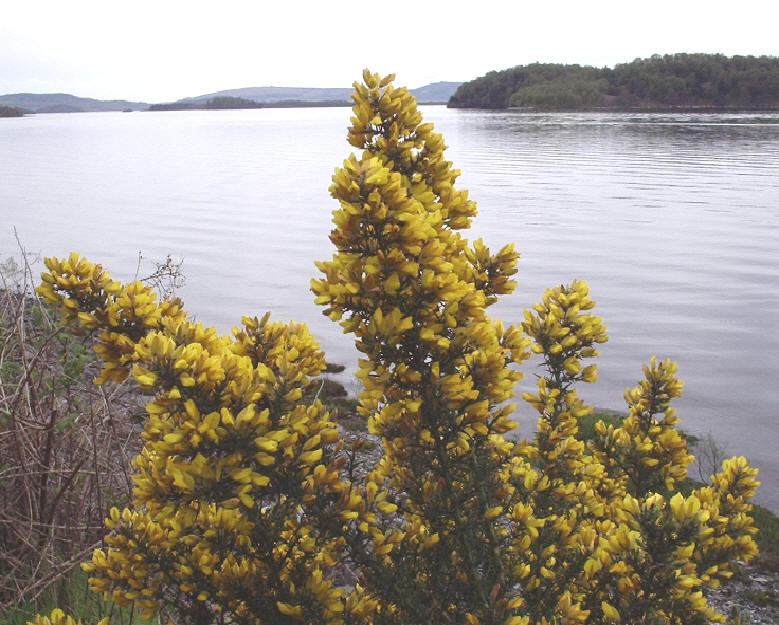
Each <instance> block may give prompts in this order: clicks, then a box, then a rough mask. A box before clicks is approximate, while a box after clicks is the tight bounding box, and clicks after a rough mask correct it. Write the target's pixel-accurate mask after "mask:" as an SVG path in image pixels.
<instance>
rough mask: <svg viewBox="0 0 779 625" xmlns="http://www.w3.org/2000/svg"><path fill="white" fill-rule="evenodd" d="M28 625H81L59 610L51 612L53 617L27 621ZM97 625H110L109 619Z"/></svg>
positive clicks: (37, 617)
mask: <svg viewBox="0 0 779 625" xmlns="http://www.w3.org/2000/svg"><path fill="white" fill-rule="evenodd" d="M27 625H81V621H76V620H75V619H74V618H73V617H72V616H69V615H67V614H65V613H64V612H63V611H62V610H60V609H59V608H55V609H54V610H52V611H51V616H40V615H38V616H36V617H35V620H34V621H27ZM97 625H108V618H104V619H101V620H100V621H98V623H97Z"/></svg>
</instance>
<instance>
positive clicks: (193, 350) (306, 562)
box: [39, 255, 372, 625]
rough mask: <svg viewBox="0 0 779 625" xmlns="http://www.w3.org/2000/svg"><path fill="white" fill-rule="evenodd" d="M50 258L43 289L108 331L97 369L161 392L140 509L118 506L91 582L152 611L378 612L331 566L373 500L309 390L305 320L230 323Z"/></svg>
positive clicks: (311, 344) (239, 618) (196, 617)
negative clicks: (225, 325) (350, 525)
mask: <svg viewBox="0 0 779 625" xmlns="http://www.w3.org/2000/svg"><path fill="white" fill-rule="evenodd" d="M46 264H47V268H48V269H49V272H50V273H48V274H45V275H44V282H43V285H42V286H41V287H40V289H39V293H40V294H41V295H42V296H43V297H45V298H46V299H47V300H49V301H50V302H52V303H53V304H55V305H57V306H58V307H60V308H61V309H62V310H63V311H64V318H65V320H66V321H67V322H69V323H71V324H73V325H76V326H78V327H79V328H80V329H82V330H84V331H96V332H97V333H98V343H97V346H96V350H97V351H98V353H100V355H101V356H102V357H103V359H104V361H105V368H104V371H103V373H102V374H101V376H100V377H99V378H98V379H97V380H96V382H97V383H99V384H102V383H105V382H106V381H107V380H109V379H110V380H115V381H121V380H124V379H125V378H127V377H128V375H129V374H130V372H131V373H132V376H133V378H134V380H135V382H137V384H138V385H139V387H140V388H141V389H142V390H144V391H146V392H148V393H150V394H152V395H153V396H154V397H153V400H152V401H151V402H150V403H148V404H147V406H146V409H147V417H148V419H147V421H146V424H145V427H144V431H143V434H142V436H143V438H144V440H145V444H144V447H143V449H142V451H141V453H140V454H139V455H138V457H137V458H136V459H135V461H134V466H135V469H136V474H135V475H134V476H133V480H134V483H135V488H134V497H135V500H134V502H133V509H132V510H130V509H126V510H124V511H121V512H120V511H119V510H112V511H111V516H110V518H109V519H108V520H107V521H106V526H107V528H108V530H109V534H108V536H107V537H106V545H107V547H108V549H107V550H100V549H99V550H97V551H95V552H94V555H93V558H92V562H91V563H89V564H87V565H85V567H84V568H85V569H86V570H87V571H89V572H90V573H91V574H92V577H91V578H90V584H91V587H92V588H93V590H95V591H97V592H103V593H106V594H107V595H108V596H110V597H111V599H112V600H113V601H115V602H116V603H119V604H122V605H123V604H126V603H129V602H134V603H135V604H136V605H137V606H138V607H139V609H140V610H141V611H142V613H143V614H144V615H145V616H146V617H148V618H151V617H152V616H153V615H154V614H155V613H156V611H157V610H158V609H159V607H160V606H162V605H164V606H165V607H166V610H167V611H169V612H170V611H171V610H172V611H173V612H176V613H178V614H179V616H180V618H182V619H183V620H189V619H192V620H193V621H194V622H202V621H203V619H206V620H208V618H211V617H213V618H216V616H217V615H218V618H219V619H227V620H232V621H233V622H236V623H264V622H268V623H274V622H279V621H278V619H279V618H281V616H282V615H283V616H284V617H296V618H297V617H299V618H303V619H304V620H307V621H308V622H312V623H328V624H333V625H336V624H339V623H344V622H345V621H344V618H345V615H346V614H347V608H348V610H350V611H351V612H355V613H360V612H361V611H366V610H368V611H370V609H372V608H371V605H372V604H371V603H370V599H369V598H368V597H366V596H363V595H362V594H361V593H360V592H356V593H355V594H354V595H353V596H350V597H347V596H346V593H344V591H343V590H342V589H338V588H335V587H334V586H333V585H332V583H331V582H330V581H328V580H327V579H326V578H325V576H324V571H325V570H326V569H329V568H330V567H332V566H334V565H335V564H336V563H337V562H338V561H339V559H340V558H341V557H342V542H343V540H342V538H341V537H340V536H339V535H338V533H339V532H340V530H341V526H342V525H343V523H344V522H345V521H348V520H350V519H353V518H355V517H356V516H357V514H358V512H357V510H358V509H359V508H360V505H361V503H362V499H361V496H360V495H359V494H358V493H357V491H356V489H354V488H352V486H351V485H350V484H349V482H345V481H343V480H341V478H340V475H339V470H338V463H337V462H336V458H335V456H334V453H335V452H336V451H337V448H338V443H339V435H338V431H337V428H336V426H335V424H334V423H333V422H331V421H330V419H329V416H328V414H327V412H326V410H325V409H324V407H323V405H322V404H321V402H319V401H318V400H310V401H303V400H302V399H303V397H304V394H305V393H306V392H307V390H308V389H309V387H310V386H311V383H312V378H313V377H315V376H318V375H319V374H320V373H321V372H322V371H323V370H324V368H325V362H324V356H323V354H322V353H321V352H320V351H319V348H318V346H317V344H316V342H315V341H314V339H313V337H312V336H311V334H310V333H309V332H308V330H307V329H306V327H305V326H304V325H302V324H296V323H289V324H283V323H271V322H270V321H269V318H268V315H265V316H264V317H263V318H262V319H257V318H248V317H246V318H244V319H243V323H244V326H243V328H241V329H240V330H239V329H237V328H236V329H234V331H233V336H232V337H226V336H220V335H219V334H218V333H217V332H216V331H214V330H213V329H212V328H205V327H203V326H202V325H201V324H195V323H192V322H190V321H188V320H187V319H186V317H185V315H184V313H183V312H181V307H180V305H179V303H178V302H176V303H171V302H162V303H159V304H158V303H157V302H156V297H155V294H154V293H153V292H152V291H151V290H150V289H149V288H147V287H145V286H143V285H142V284H140V283H133V284H131V285H127V286H125V285H122V284H118V283H115V282H112V281H110V278H109V277H108V273H107V272H105V271H103V270H102V268H100V266H99V265H98V266H95V265H93V264H91V263H90V262H89V261H87V260H86V259H83V258H80V257H78V256H77V255H71V257H70V258H69V259H68V260H66V261H60V260H57V259H47V261H46ZM106 372H108V373H106ZM207 615H211V616H210V617H208V616H207Z"/></svg>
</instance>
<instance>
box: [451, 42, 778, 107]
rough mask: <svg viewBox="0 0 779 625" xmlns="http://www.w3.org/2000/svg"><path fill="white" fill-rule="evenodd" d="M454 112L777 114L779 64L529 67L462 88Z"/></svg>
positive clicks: (639, 62) (716, 58)
mask: <svg viewBox="0 0 779 625" xmlns="http://www.w3.org/2000/svg"><path fill="white" fill-rule="evenodd" d="M449 106H450V107H452V108H489V109H504V108H508V107H534V108H541V109H561V108H563V109H573V108H601V107H607V108H666V107H671V108H686V107H695V108H698V107H711V108H774V107H779V57H773V56H760V57H755V56H733V57H727V56H725V55H723V54H666V55H663V56H661V55H659V54H655V55H653V56H652V57H650V58H648V59H636V60H634V61H632V62H630V63H622V64H618V65H616V66H615V67H614V68H613V69H611V68H609V67H604V68H596V67H589V66H581V65H577V64H574V65H565V64H560V63H531V64H529V65H518V66H516V67H513V68H510V69H506V70H503V71H492V72H489V73H487V74H486V75H485V76H482V77H480V78H477V79H475V80H472V81H470V82H466V83H464V84H463V85H461V86H460V88H459V89H458V90H457V91H456V92H455V94H454V95H453V96H452V97H451V99H450V100H449Z"/></svg>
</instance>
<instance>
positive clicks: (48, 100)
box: [0, 82, 462, 113]
mask: <svg viewBox="0 0 779 625" xmlns="http://www.w3.org/2000/svg"><path fill="white" fill-rule="evenodd" d="M461 84H462V83H459V82H436V83H433V84H430V85H425V86H424V87H419V88H418V89H411V90H410V91H411V93H412V94H414V96H416V98H417V100H418V101H419V103H420V104H434V103H435V104H441V103H445V102H448V101H449V98H450V97H451V96H452V94H453V93H454V92H455V90H456V89H457V87H459V86H460V85H461ZM351 93H352V89H351V87H349V88H340V87H335V88H315V87H244V88H242V89H227V90H225V91H218V92H216V93H207V94H204V95H198V96H194V97H191V98H183V99H181V100H178V101H177V102H175V103H170V104H156V105H154V106H153V108H154V109H155V110H182V109H183V110H186V109H194V108H209V109H210V108H241V107H240V106H238V104H237V102H238V100H241V101H243V102H244V103H246V106H244V107H243V108H252V107H253V105H252V103H257V104H261V105H262V104H264V105H267V106H300V105H303V106H334V105H347V104H351V99H350V95H351ZM215 102H216V103H218V105H215V104H214V103H215ZM209 103H210V104H209ZM0 106H5V107H13V108H17V109H21V110H22V111H23V112H26V113H93V112H103V111H127V110H133V111H146V110H149V107H150V105H149V104H147V103H146V102H130V101H128V100H95V99H93V98H80V97H78V96H74V95H70V94H67V93H12V94H8V95H0Z"/></svg>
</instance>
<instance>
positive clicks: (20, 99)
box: [0, 93, 149, 113]
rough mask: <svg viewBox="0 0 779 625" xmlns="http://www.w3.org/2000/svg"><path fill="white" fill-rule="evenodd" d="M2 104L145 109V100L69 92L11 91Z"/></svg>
mask: <svg viewBox="0 0 779 625" xmlns="http://www.w3.org/2000/svg"><path fill="white" fill-rule="evenodd" d="M0 104H3V105H5V106H14V107H16V108H20V109H23V110H24V111H26V112H29V113H94V112H102V111H124V110H127V109H132V110H135V111H145V110H146V109H148V108H149V105H148V104H146V103H145V102H128V101H127V100H94V99H92V98H79V97H77V96H74V95H70V94H67V93H11V94H8V95H0Z"/></svg>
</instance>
